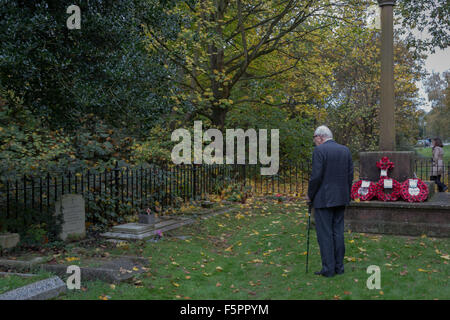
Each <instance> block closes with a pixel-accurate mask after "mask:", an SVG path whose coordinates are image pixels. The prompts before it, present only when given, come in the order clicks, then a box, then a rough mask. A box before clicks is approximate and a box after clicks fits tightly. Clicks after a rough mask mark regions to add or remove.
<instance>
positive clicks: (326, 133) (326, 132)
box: [314, 126, 333, 139]
mask: <svg viewBox="0 0 450 320" xmlns="http://www.w3.org/2000/svg"><path fill="white" fill-rule="evenodd" d="M314 135H315V136H321V137H323V138H325V139H333V134H332V133H331V130H330V129H328V127H327V126H320V127H318V128H317V129H316V131H314Z"/></svg>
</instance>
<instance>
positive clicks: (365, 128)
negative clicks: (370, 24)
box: [324, 28, 424, 154]
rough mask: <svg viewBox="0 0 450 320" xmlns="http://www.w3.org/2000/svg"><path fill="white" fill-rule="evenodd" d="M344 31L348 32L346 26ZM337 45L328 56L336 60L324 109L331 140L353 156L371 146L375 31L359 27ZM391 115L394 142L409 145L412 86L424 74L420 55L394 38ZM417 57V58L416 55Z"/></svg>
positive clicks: (414, 108) (414, 102)
mask: <svg viewBox="0 0 450 320" xmlns="http://www.w3.org/2000/svg"><path fill="white" fill-rule="evenodd" d="M347 31H348V30H347ZM347 31H345V29H342V30H340V31H339V32H344V33H345V34H347V35H348V36H347V37H346V38H345V39H343V40H342V41H341V42H338V43H337V46H336V48H335V50H333V51H332V52H330V59H336V61H339V62H340V63H339V65H338V66H337V67H336V68H335V69H334V72H333V78H334V83H333V85H332V87H333V92H332V94H331V95H330V96H329V98H328V100H327V102H326V104H325V105H324V108H325V109H326V110H327V123H328V124H329V125H330V128H331V129H332V131H333V132H334V134H335V138H336V140H337V141H339V142H340V143H343V144H345V145H347V146H349V147H350V148H351V150H352V151H353V152H354V153H355V154H357V152H359V151H361V150H377V148H378V136H379V121H378V115H379V104H380V87H379V85H380V69H381V68H380V59H379V56H380V46H379V43H380V39H379V37H380V33H379V31H377V30H375V29H370V28H365V29H362V30H360V32H357V33H356V32H353V33H352V32H347ZM394 57H395V58H394V81H395V119H396V139H397V145H399V146H400V147H404V146H405V145H412V144H414V143H415V139H416V138H417V136H418V118H419V115H420V111H419V109H418V107H419V102H420V101H419V99H418V88H417V87H416V85H415V82H416V81H419V80H420V79H422V77H423V76H424V72H423V68H422V67H421V66H422V63H421V61H422V60H421V59H418V58H417V57H416V56H415V55H413V54H412V53H411V51H410V50H408V49H407V46H406V44H405V43H404V42H402V41H400V40H399V39H398V38H396V40H395V44H394ZM422 58H423V57H422Z"/></svg>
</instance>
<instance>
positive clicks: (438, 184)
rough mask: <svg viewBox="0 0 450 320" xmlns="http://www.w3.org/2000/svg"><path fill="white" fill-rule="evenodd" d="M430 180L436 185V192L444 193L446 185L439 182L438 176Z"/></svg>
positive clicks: (439, 177)
mask: <svg viewBox="0 0 450 320" xmlns="http://www.w3.org/2000/svg"><path fill="white" fill-rule="evenodd" d="M430 180H434V182H435V183H436V184H437V186H438V191H439V192H442V191H444V188H445V187H446V185H445V184H444V183H443V182H441V175H438V176H431V177H430Z"/></svg>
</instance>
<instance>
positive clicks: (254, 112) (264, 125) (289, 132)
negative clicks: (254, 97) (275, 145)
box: [227, 105, 314, 163]
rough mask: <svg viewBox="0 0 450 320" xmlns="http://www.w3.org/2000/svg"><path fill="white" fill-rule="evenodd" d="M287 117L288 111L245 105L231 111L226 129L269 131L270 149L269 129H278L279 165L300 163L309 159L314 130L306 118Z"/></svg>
mask: <svg viewBox="0 0 450 320" xmlns="http://www.w3.org/2000/svg"><path fill="white" fill-rule="evenodd" d="M304 117H305V118H302V117H301V116H298V117H294V116H290V115H289V113H288V111H287V110H285V109H281V108H278V107H272V106H264V107H263V106H255V105H244V106H240V107H237V108H235V109H234V110H232V111H230V113H229V117H228V120H227V127H231V128H242V129H244V130H246V129H248V128H253V129H255V130H256V132H257V133H258V130H259V129H268V130H267V131H268V146H269V148H270V141H271V140H270V129H272V128H276V129H279V136H280V141H279V142H280V144H279V146H280V163H282V162H291V163H295V162H301V161H304V160H305V159H309V158H310V155H311V152H312V136H313V130H314V129H313V127H312V126H311V124H312V123H311V121H310V120H309V117H308V116H304Z"/></svg>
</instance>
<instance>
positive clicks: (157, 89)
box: [0, 0, 173, 133]
mask: <svg viewBox="0 0 450 320" xmlns="http://www.w3.org/2000/svg"><path fill="white" fill-rule="evenodd" d="M0 3H1V5H0V15H1V16H2V19H1V21H0V30H1V31H0V42H1V43H2V46H1V48H0V56H1V57H2V59H1V63H0V81H1V82H2V83H3V84H4V85H5V86H6V89H7V90H13V91H14V92H15V94H16V95H17V96H19V97H21V98H23V102H24V105H25V106H27V107H28V108H30V110H31V111H32V113H33V114H34V115H35V116H36V117H41V116H42V117H45V120H46V124H47V125H48V126H49V127H51V128H52V129H53V130H54V129H57V128H58V129H59V128H61V127H63V128H65V129H72V130H77V129H78V120H79V118H80V116H82V115H83V114H88V113H93V114H95V115H96V116H98V117H99V118H101V119H104V120H105V122H107V123H110V124H113V125H115V126H117V127H118V126H123V125H125V124H126V125H127V126H128V129H129V131H132V132H134V133H141V132H142V130H145V129H146V128H150V127H151V126H152V125H153V124H154V123H156V122H158V121H160V119H161V116H162V115H163V114H165V113H166V112H167V110H168V102H167V99H164V98H163V96H164V92H166V91H167V89H168V87H167V81H165V80H164V79H165V78H166V77H167V76H168V75H170V74H171V72H173V70H168V69H165V68H164V67H163V66H162V64H163V63H162V61H163V58H164V57H163V56H161V55H158V56H150V55H148V53H147V51H146V49H145V43H144V36H143V34H142V32H141V31H142V30H141V24H143V23H146V24H149V25H152V24H158V25H159V23H160V20H161V19H162V18H163V16H162V15H163V12H162V11H161V8H162V7H163V6H167V5H169V2H163V1H158V0H117V1H86V0H84V1H78V2H77V3H76V4H77V5H78V6H79V7H80V10H81V21H82V22H81V29H79V30H68V28H67V27H66V20H67V18H68V17H69V14H67V13H66V9H67V7H68V6H69V5H71V4H73V2H72V1H69V0H63V1H50V0H38V1H21V0H2V1H1V2H0ZM166 21H167V22H168V21H169V20H168V19H166ZM167 32H170V31H167Z"/></svg>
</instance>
